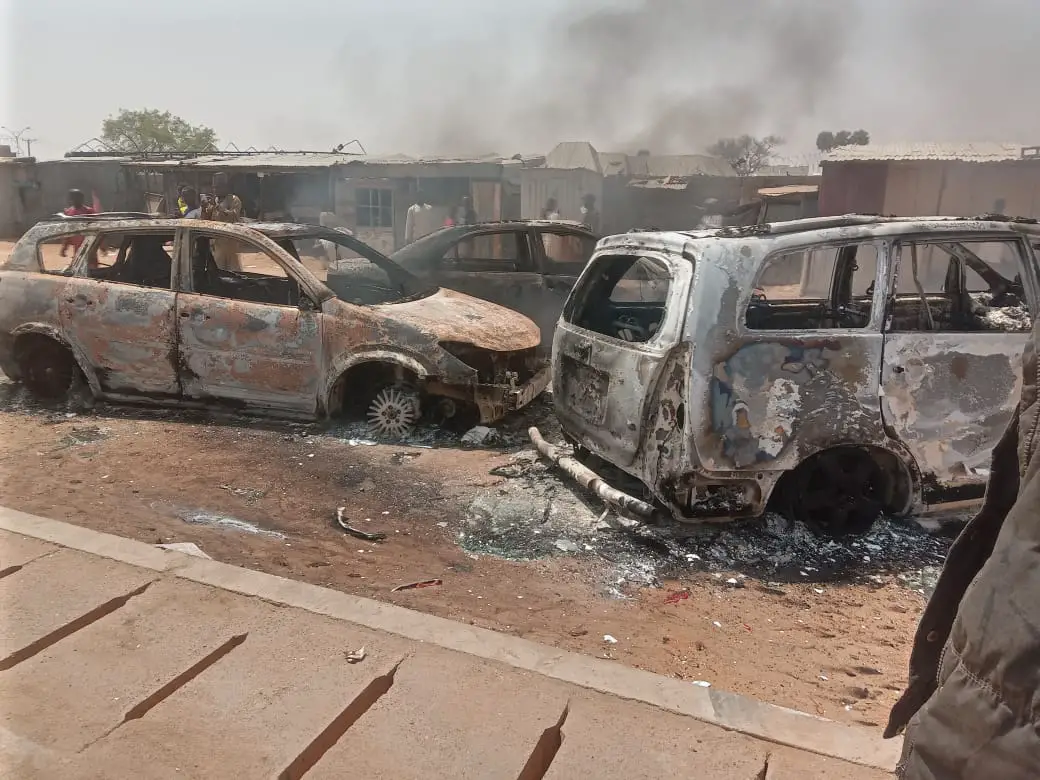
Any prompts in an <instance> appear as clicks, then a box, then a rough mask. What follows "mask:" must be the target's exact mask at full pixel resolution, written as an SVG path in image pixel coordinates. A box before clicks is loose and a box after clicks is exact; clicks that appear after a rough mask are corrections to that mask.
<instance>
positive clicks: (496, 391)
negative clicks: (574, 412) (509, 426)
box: [474, 366, 552, 424]
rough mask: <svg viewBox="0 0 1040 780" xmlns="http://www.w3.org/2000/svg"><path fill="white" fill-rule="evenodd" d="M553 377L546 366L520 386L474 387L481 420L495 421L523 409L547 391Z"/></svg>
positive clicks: (485, 421) (483, 421) (483, 422)
mask: <svg viewBox="0 0 1040 780" xmlns="http://www.w3.org/2000/svg"><path fill="white" fill-rule="evenodd" d="M551 378H552V373H551V371H550V369H549V367H548V366H546V367H545V368H543V369H542V370H541V371H539V372H538V373H537V374H535V375H534V376H533V377H531V378H530V379H529V380H528V381H527V382H525V383H524V384H522V385H520V386H519V387H515V388H514V387H510V386H508V385H477V386H476V387H475V388H474V400H475V401H476V403H477V408H478V409H480V422H481V423H482V424H487V423H493V422H496V421H498V420H500V419H502V418H503V417H505V416H506V415H507V414H509V412H513V411H516V410H517V409H523V408H524V407H525V406H527V405H528V404H530V403H531V401H533V400H534V399H535V398H537V397H538V396H539V395H541V394H542V393H543V392H544V391H545V388H546V387H548V386H549V381H550V380H551Z"/></svg>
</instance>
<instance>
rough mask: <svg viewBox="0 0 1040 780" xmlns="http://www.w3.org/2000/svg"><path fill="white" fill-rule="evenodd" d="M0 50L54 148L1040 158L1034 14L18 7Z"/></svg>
mask: <svg viewBox="0 0 1040 780" xmlns="http://www.w3.org/2000/svg"><path fill="white" fill-rule="evenodd" d="M0 57H2V61H3V65H4V67H2V68H0V74H2V75H0V126H3V127H6V128H9V129H10V130H15V131H17V130H20V129H21V128H23V127H26V126H29V127H31V130H30V131H28V132H27V133H26V134H25V137H29V138H35V139H36V141H35V142H34V144H33V152H34V154H36V155H37V156H39V157H56V156H60V155H61V154H63V153H64V152H66V151H68V150H70V149H72V148H74V147H76V146H78V145H79V144H82V143H84V142H86V141H88V140H90V139H91V138H93V137H95V136H97V135H99V134H100V131H101V122H102V120H103V119H104V118H105V117H106V116H109V115H111V114H114V113H116V112H117V111H118V110H119V109H121V108H129V109H137V108H156V109H159V110H163V111H166V110H168V111H171V112H173V113H174V114H177V115H179V116H181V117H183V118H184V119H185V120H187V121H189V122H192V123H201V124H205V125H208V126H210V127H212V128H213V129H214V130H215V131H216V132H217V135H218V138H219V143H218V145H219V146H221V147H222V148H223V147H224V146H225V145H226V144H228V143H234V144H235V145H237V146H238V147H239V148H242V149H245V148H247V147H249V146H255V147H258V148H261V149H264V148H268V147H272V146H273V147H277V148H282V149H315V150H329V149H331V148H332V147H333V146H335V145H336V144H339V143H346V142H349V141H351V140H353V139H359V140H360V141H361V144H362V145H363V146H364V148H365V149H366V150H367V151H368V152H369V153H375V154H379V153H406V154H416V155H419V154H483V153H498V154H503V155H507V156H508V155H512V154H516V153H525V154H527V153H545V152H548V151H549V150H550V149H551V148H552V147H553V146H554V145H555V144H556V143H557V142H559V141H565V140H587V141H591V142H592V143H593V144H594V145H595V146H596V147H597V148H598V149H600V150H602V151H629V152H634V151H636V150H637V149H640V148H646V149H650V150H651V151H653V152H654V153H696V152H702V151H704V149H705V148H706V147H707V146H709V145H710V144H711V143H713V142H714V141H715V140H717V139H718V138H720V137H724V136H730V135H739V134H742V133H750V134H755V135H766V134H778V135H781V136H782V137H784V138H785V139H786V140H787V144H786V146H785V150H786V151H788V152H790V153H791V154H794V155H797V154H800V153H808V152H811V151H812V150H813V149H814V141H815V137H816V134H817V132H819V131H820V130H824V129H829V130H840V129H850V130H854V129H858V128H863V129H866V130H868V131H869V132H870V133H871V136H872V138H873V140H874V141H876V142H899V141H984V140H993V141H1010V142H1019V143H1023V144H1040V79H1038V78H1037V73H1038V72H1040V2H1037V1H1036V0H988V2H986V3H981V2H978V1H977V0H945V1H944V2H943V1H939V0H600V1H599V2H592V1H591V0H495V2H488V0H436V2H433V1H432V0H340V2H338V3H334V2H328V0H291V1H290V2H285V0H278V2H274V1H273V0H249V2H246V1H245V0H221V2H218V3H165V4H164V3H159V4H149V3H141V2H139V1H135V0H90V2H88V3H83V2H78V1H76V0H0ZM2 133H3V131H0V134H2ZM23 151H24V149H23Z"/></svg>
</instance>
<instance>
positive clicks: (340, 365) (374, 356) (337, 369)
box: [321, 348, 431, 409]
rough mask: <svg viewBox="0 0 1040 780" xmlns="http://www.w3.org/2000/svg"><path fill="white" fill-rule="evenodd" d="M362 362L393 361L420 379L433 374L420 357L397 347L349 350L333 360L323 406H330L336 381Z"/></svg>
mask: <svg viewBox="0 0 1040 780" xmlns="http://www.w3.org/2000/svg"><path fill="white" fill-rule="evenodd" d="M362 363H392V364H394V365H398V366H401V367H402V368H406V369H408V370H409V371H411V372H412V373H414V374H415V375H416V376H418V377H419V379H426V377H428V376H429V375H430V374H431V371H430V369H429V368H428V367H427V366H426V365H425V364H424V363H423V362H422V361H420V360H419V359H418V358H416V357H414V356H412V355H408V354H406V353H403V352H400V351H398V350H395V349H390V348H383V349H366V350H363V351H360V352H349V353H344V354H342V355H339V356H338V357H336V358H335V359H334V360H333V361H332V365H331V366H329V370H328V372H327V373H326V374H325V382H324V386H323V387H322V396H321V400H322V407H323V408H324V409H328V408H329V404H330V402H331V400H332V390H333V388H334V387H335V386H336V382H337V381H339V378H340V377H341V376H343V374H345V373H346V372H347V371H349V370H350V369H352V368H354V367H355V366H358V365H361V364H362Z"/></svg>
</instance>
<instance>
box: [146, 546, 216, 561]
mask: <svg viewBox="0 0 1040 780" xmlns="http://www.w3.org/2000/svg"><path fill="white" fill-rule="evenodd" d="M155 546H156V547H158V548H159V549H161V550H169V551H170V552H179V553H184V554H185V555H192V556H194V557H196V558H205V559H206V560H208V561H212V560H213V559H212V558H211V557H210V556H208V555H206V553H204V552H203V551H202V549H201V548H200V547H199V546H198V545H197V544H195V542H170V543H169V544H157V545H155Z"/></svg>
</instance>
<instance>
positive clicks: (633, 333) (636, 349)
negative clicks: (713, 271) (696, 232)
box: [553, 249, 693, 467]
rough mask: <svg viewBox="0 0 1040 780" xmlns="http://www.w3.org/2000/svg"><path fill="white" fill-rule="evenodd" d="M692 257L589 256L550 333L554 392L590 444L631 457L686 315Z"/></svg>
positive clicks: (610, 456)
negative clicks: (555, 325) (589, 263)
mask: <svg viewBox="0 0 1040 780" xmlns="http://www.w3.org/2000/svg"><path fill="white" fill-rule="evenodd" d="M692 265H693V264H692V262H690V261H688V260H686V259H685V258H681V257H675V256H674V255H668V254H666V253H664V252H657V251H654V250H651V249H648V250H644V251H639V252H637V253H630V252H626V251H619V252H617V253H616V254H615V253H612V254H603V255H600V256H599V257H597V258H595V259H594V260H593V261H592V264H591V265H590V266H589V267H588V269H587V270H586V271H585V273H584V274H583V276H582V277H581V279H580V280H579V282H578V283H577V285H576V286H575V291H574V295H573V296H572V297H571V298H570V299H569V300H568V302H567V304H566V306H565V307H564V313H563V318H562V319H561V321H560V324H559V326H558V327H557V329H556V335H555V337H554V340H553V394H554V396H555V400H556V411H557V414H558V415H560V416H561V418H563V419H564V420H565V427H566V428H567V430H569V431H574V432H576V433H577V434H578V436H579V438H580V439H581V441H582V443H583V444H584V445H585V446H586V447H588V448H589V449H590V450H591V451H593V452H595V453H596V454H598V455H600V456H602V457H603V458H605V459H607V460H609V461H610V462H611V463H614V464H617V465H619V466H622V467H624V466H628V465H630V464H632V462H633V461H634V460H635V458H636V456H637V455H638V453H639V450H640V447H641V443H642V441H643V438H644V436H645V432H644V430H643V429H644V427H645V425H646V421H647V414H646V411H647V406H648V404H650V403H652V402H653V398H654V391H655V388H656V386H657V383H658V382H659V381H661V375H662V371H663V367H664V363H665V361H666V359H667V358H668V355H669V353H670V352H671V351H672V350H673V349H674V348H675V347H676V345H677V344H678V343H679V340H680V337H681V334H682V328H683V323H684V322H685V318H686V297H687V294H688V291H689V286H690V280H691V278H692V275H693V267H692Z"/></svg>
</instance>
